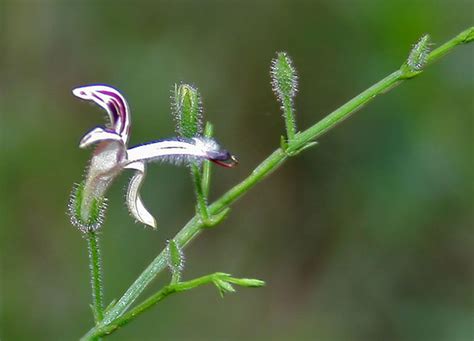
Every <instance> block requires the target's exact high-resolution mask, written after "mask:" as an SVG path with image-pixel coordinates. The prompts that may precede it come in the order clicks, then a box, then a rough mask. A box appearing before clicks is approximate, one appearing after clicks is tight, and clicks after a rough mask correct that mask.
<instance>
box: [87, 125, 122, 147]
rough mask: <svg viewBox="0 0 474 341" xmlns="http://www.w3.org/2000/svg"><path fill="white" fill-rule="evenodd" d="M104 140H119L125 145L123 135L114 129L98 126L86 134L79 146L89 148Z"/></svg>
mask: <svg viewBox="0 0 474 341" xmlns="http://www.w3.org/2000/svg"><path fill="white" fill-rule="evenodd" d="M104 140H111V141H117V142H120V143H121V144H122V145H123V140H122V137H121V136H120V135H119V134H117V133H116V132H114V131H111V130H107V129H104V128H102V127H97V128H94V129H92V130H91V131H90V132H88V133H87V134H86V135H84V137H83V138H82V139H81V142H79V147H80V148H87V147H89V146H90V145H92V144H94V143H96V142H100V141H104Z"/></svg>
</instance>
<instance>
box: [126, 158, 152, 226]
mask: <svg viewBox="0 0 474 341" xmlns="http://www.w3.org/2000/svg"><path fill="white" fill-rule="evenodd" d="M125 168H128V169H134V170H136V173H135V175H134V176H133V177H132V179H131V180H130V184H129V186H128V191H127V206H128V209H129V210H130V213H131V214H132V216H133V217H134V218H135V219H136V220H138V221H139V222H141V223H143V224H145V225H148V226H151V227H153V228H154V229H156V220H155V218H153V216H152V215H151V214H150V213H149V212H148V210H147V209H146V208H145V206H144V205H143V202H142V199H141V198H140V193H139V191H140V188H141V186H142V182H143V179H144V178H145V163H144V162H140V161H138V162H133V163H130V164H128V165H127V166H125Z"/></svg>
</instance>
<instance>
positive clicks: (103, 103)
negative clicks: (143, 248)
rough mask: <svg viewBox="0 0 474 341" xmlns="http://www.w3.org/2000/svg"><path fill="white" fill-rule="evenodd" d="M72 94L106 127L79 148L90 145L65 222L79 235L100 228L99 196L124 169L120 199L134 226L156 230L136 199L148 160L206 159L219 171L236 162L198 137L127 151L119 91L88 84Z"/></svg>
mask: <svg viewBox="0 0 474 341" xmlns="http://www.w3.org/2000/svg"><path fill="white" fill-rule="evenodd" d="M72 93H73V94H74V95H75V96H76V97H79V98H81V99H83V100H87V101H92V102H94V103H96V104H97V105H99V106H100V107H101V108H103V109H104V110H105V111H106V112H107V114H108V116H109V119H110V122H109V124H107V125H106V126H105V127H96V128H94V129H92V130H91V131H90V132H88V133H87V134H86V135H85V136H84V137H83V138H82V139H81V141H80V143H79V147H80V148H86V147H89V146H91V145H96V147H95V149H94V152H93V154H92V159H91V162H90V166H89V169H88V171H87V175H86V178H85V180H84V183H83V184H81V185H80V186H78V187H77V188H76V190H75V192H74V193H73V196H72V199H71V202H70V205H69V211H70V214H71V222H72V223H73V224H74V225H76V226H77V227H78V228H79V229H81V230H82V231H83V232H87V231H94V230H96V229H97V228H99V227H100V225H101V222H102V217H103V213H104V209H105V207H104V200H105V199H104V195H105V192H106V191H107V189H108V187H109V186H110V184H111V183H112V181H113V180H114V179H115V178H116V177H117V176H118V175H119V174H120V173H121V172H122V170H124V169H131V170H133V171H135V174H134V175H133V177H132V178H131V180H130V184H129V187H128V191H127V199H126V202H127V206H128V208H129V210H130V213H131V214H132V216H133V217H134V218H135V219H136V220H137V221H139V222H141V223H143V224H146V225H148V226H151V227H153V228H156V220H155V218H154V217H153V216H152V215H151V214H150V213H149V212H148V210H147V209H146V208H145V206H144V205H143V202H142V200H141V198H140V194H139V191H140V187H141V186H142V184H143V179H144V178H145V170H146V164H147V163H148V162H149V161H156V160H164V161H170V162H174V163H188V162H193V161H194V162H199V161H202V160H205V159H207V160H211V161H213V162H215V163H217V164H219V165H221V166H225V167H232V166H234V165H235V164H236V163H237V161H236V159H235V158H234V157H233V156H232V155H231V154H230V153H229V152H228V151H226V150H223V149H221V148H220V146H219V144H218V143H217V142H216V141H214V140H213V139H209V138H204V137H194V138H190V139H188V138H171V139H164V140H158V141H153V142H150V143H146V144H142V145H139V146H136V147H132V148H130V149H128V148H127V142H128V138H129V133H130V109H129V107H128V104H127V102H126V100H125V98H124V97H123V96H122V95H121V94H120V92H118V91H117V90H116V89H114V88H112V87H110V86H108V85H88V86H83V87H79V88H76V89H74V90H73V91H72Z"/></svg>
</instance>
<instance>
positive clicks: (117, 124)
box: [72, 84, 130, 144]
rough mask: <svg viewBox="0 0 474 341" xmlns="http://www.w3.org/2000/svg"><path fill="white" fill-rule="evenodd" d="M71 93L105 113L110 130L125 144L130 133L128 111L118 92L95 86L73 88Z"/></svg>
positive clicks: (123, 99)
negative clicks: (94, 104)
mask: <svg viewBox="0 0 474 341" xmlns="http://www.w3.org/2000/svg"><path fill="white" fill-rule="evenodd" d="M72 93H73V95H74V96H76V97H78V98H81V99H83V100H86V101H93V102H94V103H96V104H97V105H99V106H100V107H101V108H103V109H104V110H105V111H107V114H108V115H109V118H110V124H111V127H110V128H111V129H112V130H113V131H115V132H116V133H117V134H118V135H120V136H121V137H122V141H123V143H124V144H126V143H127V141H128V135H129V131H130V109H129V108H128V104H127V101H126V100H125V98H124V97H123V96H122V95H121V94H120V92H119V91H118V90H116V89H114V88H112V87H111V86H108V85H101V84H95V85H86V86H82V87H79V88H75V89H74V90H72Z"/></svg>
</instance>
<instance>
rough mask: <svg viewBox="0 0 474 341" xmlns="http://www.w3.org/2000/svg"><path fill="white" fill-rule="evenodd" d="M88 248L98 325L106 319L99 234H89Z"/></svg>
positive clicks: (94, 309)
mask: <svg viewBox="0 0 474 341" xmlns="http://www.w3.org/2000/svg"><path fill="white" fill-rule="evenodd" d="M87 246H88V249H89V269H90V276H91V286H92V309H93V312H94V320H95V323H96V324H98V323H99V322H100V321H102V319H103V318H104V305H103V301H104V298H103V290H102V269H101V258H100V247H99V235H98V234H97V232H88V233H87Z"/></svg>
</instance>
